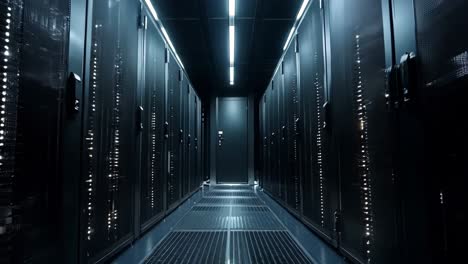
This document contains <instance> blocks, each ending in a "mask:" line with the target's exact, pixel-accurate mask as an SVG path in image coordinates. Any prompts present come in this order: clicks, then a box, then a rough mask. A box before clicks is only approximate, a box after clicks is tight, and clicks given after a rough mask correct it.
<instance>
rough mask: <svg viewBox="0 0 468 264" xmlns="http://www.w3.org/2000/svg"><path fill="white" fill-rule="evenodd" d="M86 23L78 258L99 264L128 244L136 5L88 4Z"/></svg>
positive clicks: (130, 234) (130, 233)
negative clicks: (79, 244)
mask: <svg viewBox="0 0 468 264" xmlns="http://www.w3.org/2000/svg"><path fill="white" fill-rule="evenodd" d="M91 8H92V13H91V14H90V17H88V21H89V23H88V27H89V28H88V30H89V34H90V36H89V42H88V43H87V54H89V60H88V61H87V62H86V63H87V69H88V71H89V72H88V74H89V75H88V76H89V78H88V79H87V82H86V84H85V87H86V97H85V106H86V108H85V112H84V129H83V130H84V132H83V134H84V137H85V138H84V140H83V144H84V146H83V149H84V153H83V174H84V176H83V179H82V186H81V187H82V191H81V198H82V200H81V203H82V204H81V208H82V210H81V212H82V219H81V223H82V227H81V245H82V251H81V256H82V259H83V261H86V262H97V261H100V260H101V259H105V258H106V257H108V255H109V254H110V253H111V252H112V251H114V250H115V249H116V248H119V247H122V246H123V245H126V244H128V243H129V242H130V241H131V240H132V239H133V226H132V222H133V221H132V217H131V216H132V215H133V206H132V203H131V201H132V200H133V188H132V187H133V183H134V182H135V180H136V175H137V173H135V170H134V169H135V168H136V167H138V165H136V162H137V160H136V159H135V158H134V153H135V151H136V146H137V137H136V133H137V127H136V125H137V122H136V119H135V116H136V115H135V109H136V101H137V89H136V88H137V79H138V75H137V67H136V65H138V64H137V57H138V24H137V23H135V21H138V16H139V4H138V3H137V2H135V1H129V0H127V1H120V2H114V3H113V4H112V5H109V4H108V3H107V2H102V1H93V3H92V5H91Z"/></svg>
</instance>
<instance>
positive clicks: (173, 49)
mask: <svg viewBox="0 0 468 264" xmlns="http://www.w3.org/2000/svg"><path fill="white" fill-rule="evenodd" d="M145 4H146V6H147V7H148V9H149V11H150V13H151V15H152V16H153V19H154V20H155V21H156V22H158V23H159V26H160V28H161V32H162V34H163V35H164V38H165V39H166V42H167V44H168V45H169V47H170V48H171V50H172V53H174V56H175V57H176V59H177V61H178V62H179V64H180V66H181V67H182V69H185V67H184V64H183V63H182V60H181V59H180V58H179V54H177V51H176V49H175V48H174V45H173V44H172V41H171V38H169V35H168V34H167V31H166V29H165V28H164V26H163V25H162V24H161V21H159V17H158V13H157V12H156V9H155V8H154V6H153V3H151V0H145Z"/></svg>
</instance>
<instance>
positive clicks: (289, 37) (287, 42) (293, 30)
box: [283, 26, 296, 50]
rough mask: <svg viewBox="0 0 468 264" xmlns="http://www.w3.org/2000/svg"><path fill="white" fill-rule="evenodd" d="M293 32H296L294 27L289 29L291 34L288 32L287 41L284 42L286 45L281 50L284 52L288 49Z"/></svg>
mask: <svg viewBox="0 0 468 264" xmlns="http://www.w3.org/2000/svg"><path fill="white" fill-rule="evenodd" d="M295 31H296V27H295V26H294V27H292V28H291V32H289V36H288V39H287V40H286V43H285V44H284V47H283V50H286V48H287V47H288V45H289V42H290V41H291V39H292V37H293V35H294V32H295Z"/></svg>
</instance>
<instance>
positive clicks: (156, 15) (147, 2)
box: [145, 0, 159, 21]
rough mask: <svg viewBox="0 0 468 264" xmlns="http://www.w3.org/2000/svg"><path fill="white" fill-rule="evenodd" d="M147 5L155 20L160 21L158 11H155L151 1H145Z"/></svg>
mask: <svg viewBox="0 0 468 264" xmlns="http://www.w3.org/2000/svg"><path fill="white" fill-rule="evenodd" d="M145 3H146V5H147V6H148V9H149V11H150V12H151V15H153V18H154V20H156V21H159V17H158V14H157V13H156V9H154V6H153V4H152V3H151V0H145Z"/></svg>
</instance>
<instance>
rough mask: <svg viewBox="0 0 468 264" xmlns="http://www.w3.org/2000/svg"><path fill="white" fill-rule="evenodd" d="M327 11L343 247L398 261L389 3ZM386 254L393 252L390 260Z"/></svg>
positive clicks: (341, 5) (336, 4)
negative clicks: (388, 98) (388, 95)
mask: <svg viewBox="0 0 468 264" xmlns="http://www.w3.org/2000/svg"><path fill="white" fill-rule="evenodd" d="M363 10H365V12H366V14H367V15H366V16H362V15H361V12H362V11H363ZM325 12H326V14H327V16H328V19H329V23H330V24H329V31H330V38H329V41H330V54H331V56H330V60H331V67H330V72H329V74H330V77H331V79H332V80H333V81H332V83H331V85H330V90H331V108H332V109H331V111H332V119H333V122H332V126H333V128H332V129H333V130H334V132H335V133H334V136H335V137H336V139H337V141H338V142H339V146H338V149H339V150H338V153H339V154H338V158H339V160H340V166H339V170H340V174H339V177H340V178H339V183H340V184H339V188H340V208H339V215H338V217H339V221H340V226H339V229H338V232H339V243H340V247H341V250H342V252H344V253H345V254H346V255H348V256H349V257H350V258H352V259H355V260H356V261H359V262H362V263H367V262H375V263H386V262H387V261H390V262H394V261H392V257H393V256H392V254H393V253H394V248H392V247H394V246H395V241H394V239H393V237H394V236H393V234H394V233H395V214H396V212H394V208H395V206H393V205H392V204H388V202H389V201H391V200H392V199H389V198H391V197H389V194H392V193H393V190H392V187H391V186H392V160H391V156H392V150H391V149H390V144H389V143H390V142H391V133H390V126H389V124H390V121H391V120H390V118H389V117H390V115H389V114H388V113H387V108H386V102H385V96H384V95H385V87H386V83H385V82H386V75H385V72H384V71H383V69H384V68H385V46H384V31H383V25H382V23H383V15H382V4H381V3H380V2H378V1H377V2H376V1H359V2H358V3H349V2H347V1H340V0H332V1H329V3H328V6H327V7H326V11H325ZM331 18H333V19H331ZM335 120H336V121H335ZM389 249H392V250H389ZM384 252H389V253H391V254H390V255H389V256H386V257H384V256H383V255H382V254H381V253H384Z"/></svg>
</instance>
